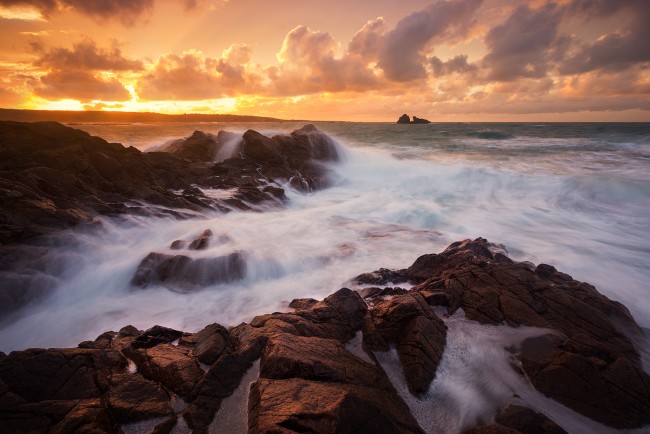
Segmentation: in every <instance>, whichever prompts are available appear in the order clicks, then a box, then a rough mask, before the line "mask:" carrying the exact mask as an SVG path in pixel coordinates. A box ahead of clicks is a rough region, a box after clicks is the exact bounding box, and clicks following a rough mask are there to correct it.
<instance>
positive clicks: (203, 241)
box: [188, 229, 212, 250]
mask: <svg viewBox="0 0 650 434" xmlns="http://www.w3.org/2000/svg"><path fill="white" fill-rule="evenodd" d="M210 238H212V231H211V230H210V229H206V230H204V231H203V232H202V233H201V235H199V236H198V237H197V238H196V239H195V240H194V241H192V242H191V243H190V245H189V246H188V249H190V250H205V249H207V248H208V245H209V244H210Z"/></svg>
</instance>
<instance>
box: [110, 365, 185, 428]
mask: <svg viewBox="0 0 650 434" xmlns="http://www.w3.org/2000/svg"><path fill="white" fill-rule="evenodd" d="M108 408H109V409H110V412H111V414H112V416H113V417H114V418H115V420H116V421H117V422H118V423H120V424H124V423H133V422H138V421H141V420H147V419H151V418H154V417H163V416H171V415H173V414H174V413H173V411H172V409H171V407H170V405H169V395H168V394H167V392H166V391H165V390H164V389H163V388H162V387H161V386H160V384H157V383H154V382H153V381H149V380H146V379H145V378H143V377H142V376H141V375H140V374H139V373H136V374H127V373H125V374H114V375H113V376H112V377H111V384H110V390H109V393H108Z"/></svg>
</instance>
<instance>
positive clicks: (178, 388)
mask: <svg viewBox="0 0 650 434" xmlns="http://www.w3.org/2000/svg"><path fill="white" fill-rule="evenodd" d="M124 353H125V355H127V356H128V357H129V358H130V359H131V360H133V361H134V362H135V364H136V366H137V367H138V373H141V374H142V375H143V376H144V377H145V378H148V379H150V380H154V381H156V382H158V383H160V384H162V385H163V386H165V388H167V389H168V390H170V391H172V392H174V393H176V394H177V395H179V396H181V397H187V396H188V395H189V394H190V392H192V389H194V387H195V386H196V384H197V383H198V382H199V380H201V378H202V377H203V370H202V369H201V367H200V366H199V363H198V361H197V360H196V359H194V358H193V357H192V356H191V355H190V349H188V348H182V347H180V346H174V345H171V344H158V345H156V346H153V347H150V348H140V349H137V348H133V347H131V348H126V349H125V350H124Z"/></svg>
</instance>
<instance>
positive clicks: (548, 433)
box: [494, 405, 566, 434]
mask: <svg viewBox="0 0 650 434" xmlns="http://www.w3.org/2000/svg"><path fill="white" fill-rule="evenodd" d="M494 421H495V422H496V423H498V424H499V425H502V426H505V427H508V428H512V429H515V430H517V431H519V432H522V433H527V434H566V431H565V430H563V429H562V428H561V427H559V426H558V425H557V424H556V423H555V422H553V421H552V420H551V419H549V418H548V417H546V416H544V415H543V414H542V413H538V412H536V411H534V410H531V409H530V408H527V407H522V406H520V405H511V406H509V407H507V408H506V409H505V410H503V411H502V412H501V413H499V414H498V415H496V417H495V418H494Z"/></svg>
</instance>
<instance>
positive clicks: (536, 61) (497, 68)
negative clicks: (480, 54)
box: [482, 3, 561, 81]
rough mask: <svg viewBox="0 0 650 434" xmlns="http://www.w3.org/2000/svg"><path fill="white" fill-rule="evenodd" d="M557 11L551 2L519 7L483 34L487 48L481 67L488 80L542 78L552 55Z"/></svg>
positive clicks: (556, 40)
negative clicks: (532, 7) (536, 7)
mask: <svg viewBox="0 0 650 434" xmlns="http://www.w3.org/2000/svg"><path fill="white" fill-rule="evenodd" d="M560 12H561V11H560V10H559V9H558V7H557V6H556V4H554V3H547V4H544V5H543V6H542V7H540V8H539V9H531V8H530V7H529V6H528V5H524V6H520V7H518V8H517V9H515V11H514V12H513V13H512V14H511V15H510V17H509V18H508V19H507V20H506V21H505V22H504V23H503V24H501V25H499V26H496V27H494V28H492V29H491V30H490V31H489V32H488V33H487V35H486V36H485V44H486V45H487V47H488V49H489V50H490V51H489V53H488V54H487V55H486V56H485V57H484V58H483V61H482V66H483V67H484V68H486V69H488V70H489V75H488V77H489V79H491V80H496V81H508V80H515V79H517V78H520V77H529V78H530V77H543V76H545V75H546V73H547V71H548V69H549V67H550V66H551V63H550V62H551V60H553V57H554V55H555V53H554V47H556V46H557V44H558V43H559V42H561V41H559V40H558V39H559V38H558V28H559V25H560V17H561V14H560Z"/></svg>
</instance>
